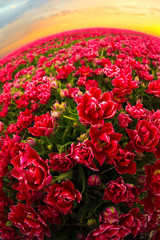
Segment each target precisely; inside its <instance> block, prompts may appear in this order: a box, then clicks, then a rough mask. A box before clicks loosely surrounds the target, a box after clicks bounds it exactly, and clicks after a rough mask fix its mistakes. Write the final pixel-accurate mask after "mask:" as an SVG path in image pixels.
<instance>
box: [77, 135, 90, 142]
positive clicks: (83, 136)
mask: <svg viewBox="0 0 160 240" xmlns="http://www.w3.org/2000/svg"><path fill="white" fill-rule="evenodd" d="M87 139H88V136H87V133H83V134H82V135H80V137H79V138H77V140H78V141H79V142H84V141H85V140H87Z"/></svg>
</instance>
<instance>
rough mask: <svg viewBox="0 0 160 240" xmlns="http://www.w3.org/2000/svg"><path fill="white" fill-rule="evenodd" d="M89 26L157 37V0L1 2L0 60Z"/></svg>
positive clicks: (159, 15)
mask: <svg viewBox="0 0 160 240" xmlns="http://www.w3.org/2000/svg"><path fill="white" fill-rule="evenodd" d="M88 27H109V28H123V29H130V30H135V31H139V32H144V33H148V34H150V35H154V36H158V37H160V0H152V1H151V0H110V1H108V0H0V57H3V56H5V55H7V54H9V53H10V52H12V51H13V50H15V49H17V48H19V47H21V46H23V45H25V44H27V43H29V42H32V41H34V40H36V39H39V38H42V37H45V36H48V35H52V34H54V33H59V32H63V31H67V30H72V29H79V28H88Z"/></svg>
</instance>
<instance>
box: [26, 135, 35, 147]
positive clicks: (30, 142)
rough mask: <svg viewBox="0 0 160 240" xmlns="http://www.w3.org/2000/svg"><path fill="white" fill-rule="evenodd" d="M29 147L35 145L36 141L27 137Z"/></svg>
mask: <svg viewBox="0 0 160 240" xmlns="http://www.w3.org/2000/svg"><path fill="white" fill-rule="evenodd" d="M26 142H27V143H28V144H29V145H30V146H31V147H32V146H35V145H36V140H35V139H34V138H31V137H29V138H28V139H27V141H26Z"/></svg>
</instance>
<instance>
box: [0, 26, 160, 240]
mask: <svg viewBox="0 0 160 240" xmlns="http://www.w3.org/2000/svg"><path fill="white" fill-rule="evenodd" d="M0 148H1V149H0V237H1V238H2V239H4V240H13V239H14V240H20V239H22V240H43V239H44V240H47V239H53V240H69V239H70V240H76V239H79V240H85V239H86V240H123V239H125V240H132V239H135V240H140V239H146V240H159V239H160V40H159V39H158V38H156V37H152V36H148V35H145V34H141V33H137V32H132V31H125V30H116V29H105V28H95V29H83V30H77V31H70V32H65V33H62V34H57V35H53V36H50V37H47V38H44V39H41V40H38V41H35V42H33V43H31V44H29V45H27V46H25V47H23V48H21V49H19V50H17V51H15V52H14V53H12V54H10V55H8V56H6V57H4V58H3V59H1V60H0Z"/></svg>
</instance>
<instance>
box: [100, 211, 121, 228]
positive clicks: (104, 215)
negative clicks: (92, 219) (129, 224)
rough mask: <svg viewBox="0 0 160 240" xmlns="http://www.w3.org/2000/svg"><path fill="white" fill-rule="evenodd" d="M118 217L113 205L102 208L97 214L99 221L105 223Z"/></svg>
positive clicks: (111, 221)
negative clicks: (98, 214)
mask: <svg viewBox="0 0 160 240" xmlns="http://www.w3.org/2000/svg"><path fill="white" fill-rule="evenodd" d="M117 219H118V212H117V210H116V208H115V207H108V208H106V209H105V210H103V211H102V212H101V214H100V216H99V221H100V222H101V223H102V222H105V223H110V224H111V223H113V222H115V221H117Z"/></svg>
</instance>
